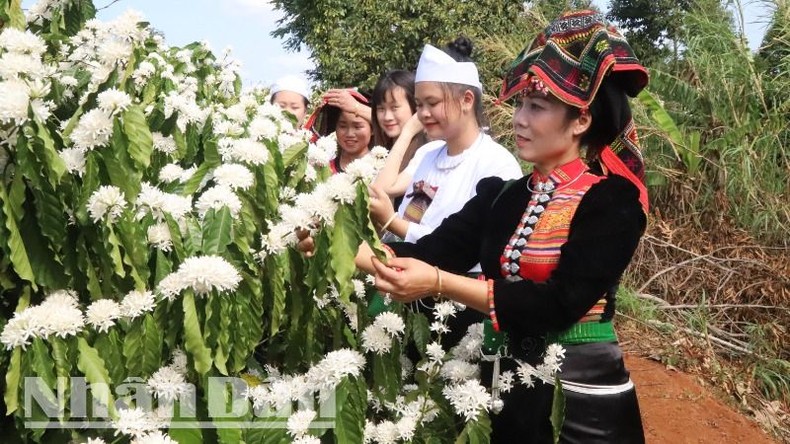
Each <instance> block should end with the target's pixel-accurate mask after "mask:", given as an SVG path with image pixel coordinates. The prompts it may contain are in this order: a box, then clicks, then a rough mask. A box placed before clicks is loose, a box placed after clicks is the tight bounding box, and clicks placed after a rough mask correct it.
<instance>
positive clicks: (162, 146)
mask: <svg viewBox="0 0 790 444" xmlns="http://www.w3.org/2000/svg"><path fill="white" fill-rule="evenodd" d="M151 136H152V137H153V139H154V149H155V150H157V151H160V152H162V153H165V154H167V155H170V154H173V153H174V152H176V150H177V149H178V146H176V141H175V140H174V139H173V138H172V137H171V136H163V135H162V133H159V132H154V133H151Z"/></svg>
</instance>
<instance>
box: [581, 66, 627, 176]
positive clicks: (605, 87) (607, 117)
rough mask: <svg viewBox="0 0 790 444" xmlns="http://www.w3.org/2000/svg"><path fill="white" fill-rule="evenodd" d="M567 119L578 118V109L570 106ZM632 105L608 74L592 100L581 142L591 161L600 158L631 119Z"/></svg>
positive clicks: (623, 91)
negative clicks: (590, 118) (587, 123)
mask: <svg viewBox="0 0 790 444" xmlns="http://www.w3.org/2000/svg"><path fill="white" fill-rule="evenodd" d="M568 108H569V110H568V116H567V117H568V120H572V119H575V118H577V117H579V115H580V110H579V108H576V107H573V106H569V107H568ZM631 116H632V115H631V106H630V105H629V103H628V96H627V95H626V93H625V90H623V88H622V87H621V86H619V85H618V84H617V82H616V81H614V79H613V77H612V76H607V77H606V78H604V80H603V82H601V86H600V87H599V88H598V93H597V94H596V95H595V98H594V99H593V101H592V103H590V117H592V122H591V123H590V128H588V129H587V131H585V132H584V134H582V137H581V140H580V141H579V144H580V145H581V146H585V147H587V160H588V162H590V161H593V160H596V159H598V157H599V155H600V154H601V151H603V149H604V148H605V147H606V146H607V145H609V144H611V143H612V142H613V141H614V140H615V138H617V136H618V135H620V133H621V132H622V131H623V129H624V128H625V127H626V125H628V122H629V121H631Z"/></svg>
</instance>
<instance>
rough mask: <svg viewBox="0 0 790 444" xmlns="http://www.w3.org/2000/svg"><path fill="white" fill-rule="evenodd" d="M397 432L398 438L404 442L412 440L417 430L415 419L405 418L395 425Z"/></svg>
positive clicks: (411, 417)
mask: <svg viewBox="0 0 790 444" xmlns="http://www.w3.org/2000/svg"><path fill="white" fill-rule="evenodd" d="M395 427H396V428H397V430H398V438H400V439H402V440H403V441H405V442H409V441H411V440H412V439H414V431H415V430H416V429H417V418H416V417H413V416H405V417H403V418H401V419H400V420H398V422H397V423H395Z"/></svg>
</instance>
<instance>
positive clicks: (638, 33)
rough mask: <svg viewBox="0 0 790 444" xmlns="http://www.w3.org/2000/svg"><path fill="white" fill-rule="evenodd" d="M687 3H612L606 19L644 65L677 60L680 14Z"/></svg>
mask: <svg viewBox="0 0 790 444" xmlns="http://www.w3.org/2000/svg"><path fill="white" fill-rule="evenodd" d="M690 6H691V2H690V1H689V0H611V3H610V9H609V12H608V14H607V18H608V19H609V20H612V21H614V22H617V23H618V25H619V27H620V28H621V29H622V30H624V31H625V32H626V34H627V37H628V42H629V43H630V44H631V46H633V48H634V50H635V51H636V53H637V54H639V56H640V58H641V59H642V61H643V62H645V63H648V64H653V62H660V61H665V60H668V59H672V58H677V55H678V51H679V43H680V42H679V38H680V33H681V26H682V24H683V18H682V15H683V12H684V11H687V10H688V9H689V7H690Z"/></svg>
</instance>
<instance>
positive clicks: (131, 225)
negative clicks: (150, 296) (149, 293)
mask: <svg viewBox="0 0 790 444" xmlns="http://www.w3.org/2000/svg"><path fill="white" fill-rule="evenodd" d="M115 228H117V230H118V234H119V235H120V238H121V245H122V246H123V251H124V253H125V254H124V255H123V262H124V263H125V264H126V265H128V266H129V268H130V269H131V275H132V277H133V278H134V281H135V285H136V288H137V289H138V290H144V289H145V288H146V283H147V282H148V278H149V277H150V274H151V271H150V269H149V267H148V253H149V249H148V244H147V243H146V234H145V232H144V231H143V229H142V227H141V226H140V224H139V223H137V222H135V221H131V220H129V219H126V218H123V219H121V220H119V221H118V222H117V223H116V224H115Z"/></svg>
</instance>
